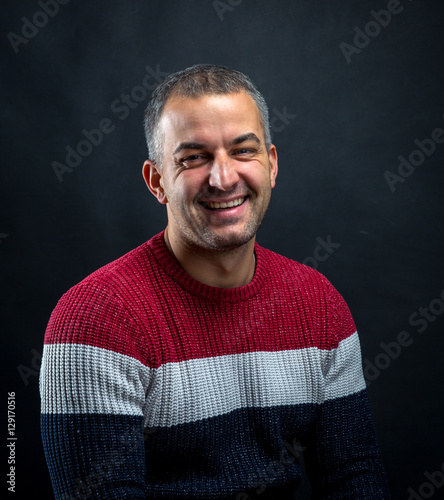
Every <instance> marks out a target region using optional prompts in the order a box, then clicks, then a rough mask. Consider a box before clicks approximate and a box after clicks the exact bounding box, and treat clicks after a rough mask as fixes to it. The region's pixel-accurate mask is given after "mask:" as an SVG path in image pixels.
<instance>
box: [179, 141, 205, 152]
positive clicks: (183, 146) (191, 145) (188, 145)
mask: <svg viewBox="0 0 444 500" xmlns="http://www.w3.org/2000/svg"><path fill="white" fill-rule="evenodd" d="M204 147H205V145H204V144H201V143H200V142H181V143H180V144H179V145H178V146H177V148H176V149H175V150H174V151H173V155H177V153H180V152H181V151H183V150H184V149H202V148H204Z"/></svg>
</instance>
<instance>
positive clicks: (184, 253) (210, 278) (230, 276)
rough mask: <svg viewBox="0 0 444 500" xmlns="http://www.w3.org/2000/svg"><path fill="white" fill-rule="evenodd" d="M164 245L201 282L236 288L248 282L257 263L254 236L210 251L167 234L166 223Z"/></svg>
mask: <svg viewBox="0 0 444 500" xmlns="http://www.w3.org/2000/svg"><path fill="white" fill-rule="evenodd" d="M164 239H165V245H166V247H167V248H168V250H169V252H170V253H171V254H172V255H173V257H175V258H176V260H177V261H178V262H179V264H180V265H181V266H182V267H183V269H184V270H185V271H186V272H187V273H188V274H189V275H190V276H192V277H193V278H194V279H196V280H197V281H200V282H201V283H203V284H204V285H210V286H215V287H219V288H235V287H239V286H244V285H247V284H248V283H250V281H251V280H252V279H253V276H254V271H255V267H256V259H255V255H254V241H255V238H253V239H252V240H250V241H249V242H248V243H245V244H244V245H242V246H241V247H238V248H236V249H233V250H230V251H223V252H222V251H221V252H217V251H214V252H210V251H204V250H199V249H198V248H196V247H191V246H188V245H186V244H184V243H183V242H179V241H175V240H174V239H170V238H169V234H168V227H167V228H166V230H165V234H164Z"/></svg>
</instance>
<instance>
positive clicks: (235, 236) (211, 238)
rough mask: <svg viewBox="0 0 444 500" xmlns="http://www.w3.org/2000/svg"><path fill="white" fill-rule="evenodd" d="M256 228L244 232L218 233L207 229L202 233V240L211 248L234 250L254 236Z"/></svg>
mask: <svg viewBox="0 0 444 500" xmlns="http://www.w3.org/2000/svg"><path fill="white" fill-rule="evenodd" d="M255 234H256V230H254V231H253V230H249V231H243V232H242V233H240V234H239V233H231V234H217V233H214V232H212V231H205V233H204V234H201V235H200V240H201V242H202V243H203V244H204V246H205V247H206V248H208V249H209V250H234V249H236V248H239V247H241V246H243V245H245V244H246V243H248V242H249V241H251V239H252V238H254V236H255Z"/></svg>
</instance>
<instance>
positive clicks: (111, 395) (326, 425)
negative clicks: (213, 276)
mask: <svg viewBox="0 0 444 500" xmlns="http://www.w3.org/2000/svg"><path fill="white" fill-rule="evenodd" d="M255 255H256V262H257V264H256V271H255V275H254V278H253V280H252V281H251V282H250V283H249V284H247V285H245V286H242V287H238V288H228V289H224V288H217V287H212V286H207V285H204V284H202V283H200V282H198V281H196V280H195V279H193V278H192V277H191V276H190V275H188V274H187V273H186V272H185V271H184V270H183V268H182V267H181V266H180V265H179V264H178V262H177V261H176V260H175V259H174V258H173V257H172V256H171V255H170V253H169V252H168V250H167V249H166V247H165V244H164V240H163V233H160V234H158V235H156V236H154V237H153V238H152V239H151V240H150V241H148V242H146V243H144V244H143V245H141V246H140V247H138V248H136V249H134V250H133V251H131V252H129V253H128V254H126V255H125V256H123V257H121V258H120V259H118V260H116V261H114V262H112V263H110V264H108V265H106V266H104V267H103V268H101V269H99V270H98V271H96V272H94V273H93V274H92V275H90V276H89V277H87V278H86V279H84V280H83V281H82V282H80V283H79V284H78V285H76V286H74V287H73V288H71V289H70V290H69V291H68V292H67V293H66V294H65V295H64V296H63V297H62V298H61V299H60V301H59V303H58V304H57V306H56V308H55V310H54V311H53V314H52V316H51V318H50V321H49V324H48V327H47V331H46V335H45V346H44V352H43V359H42V367H41V375H40V391H41V399H42V414H41V429H42V437H43V445H44V450H45V455H46V460H47V463H48V467H49V471H50V475H51V480H52V484H53V489H54V492H55V497H56V499H64V500H68V499H84V498H91V499H95V498H97V499H98V498H100V499H112V500H116V499H124V498H125V499H132V500H137V499H145V498H148V499H171V500H175V499H214V500H216V499H218V500H219V499H232V500H247V499H252V498H259V499H260V500H262V499H267V498H268V499H271V498H276V499H279V500H285V499H292V498H293V495H294V494H293V492H294V491H295V489H296V488H297V486H298V484H299V483H300V481H301V478H302V470H303V469H302V465H301V459H302V457H303V459H304V461H305V467H306V470H307V473H308V475H309V477H310V480H311V486H312V491H313V497H314V498H316V499H327V498H328V499H345V498H347V499H359V500H363V499H377V500H381V499H385V498H389V494H388V490H387V486H386V479H385V474H384V471H383V466H382V462H381V458H380V453H379V449H378V445H377V442H376V438H375V432H374V427H373V423H372V417H371V413H370V407H369V402H368V397H367V392H366V388H365V382H364V378H363V374H362V365H361V357H360V347H359V340H358V336H357V333H356V328H355V325H354V322H353V319H352V317H351V315H350V312H349V310H348V308H347V306H346V304H345V302H344V300H343V298H342V297H341V296H340V295H339V293H338V292H337V291H336V290H335V289H334V288H333V286H332V285H331V284H330V283H329V282H328V281H327V279H326V278H325V277H324V276H322V275H321V274H320V273H318V272H317V271H315V270H314V269H311V268H309V267H306V266H304V265H302V264H298V263H296V262H294V261H292V260H290V259H287V258H285V257H282V256H280V255H278V254H275V253H273V252H271V251H270V250H267V249H265V248H262V247H261V246H259V245H258V244H257V243H256V244H255Z"/></svg>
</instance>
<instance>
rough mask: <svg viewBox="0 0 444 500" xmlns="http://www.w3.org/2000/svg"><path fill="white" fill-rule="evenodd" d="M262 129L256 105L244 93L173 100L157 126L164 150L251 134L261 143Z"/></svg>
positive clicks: (175, 98)
mask: <svg viewBox="0 0 444 500" xmlns="http://www.w3.org/2000/svg"><path fill="white" fill-rule="evenodd" d="M262 128H263V127H262V125H261V120H260V114H259V110H258V108H257V106H256V103H255V102H254V100H253V98H252V97H251V96H250V95H249V94H247V93H246V92H238V93H235V94H221V95H220V94H211V95H204V96H201V97H197V98H196V97H186V98H181V97H178V96H173V97H171V98H170V99H169V100H168V102H167V104H166V106H165V108H164V111H163V113H162V117H161V119H160V122H159V131H160V132H161V135H162V136H163V140H164V146H165V148H167V147H168V145H171V146H172V145H173V144H170V143H175V142H177V141H191V140H193V141H197V140H198V141H203V142H211V141H212V140H216V139H227V140H229V139H230V138H231V139H232V138H234V137H236V136H237V135H240V134H246V133H250V132H253V133H255V134H256V135H257V136H258V137H260V138H261V140H263V131H262ZM230 136H231V137H230Z"/></svg>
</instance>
